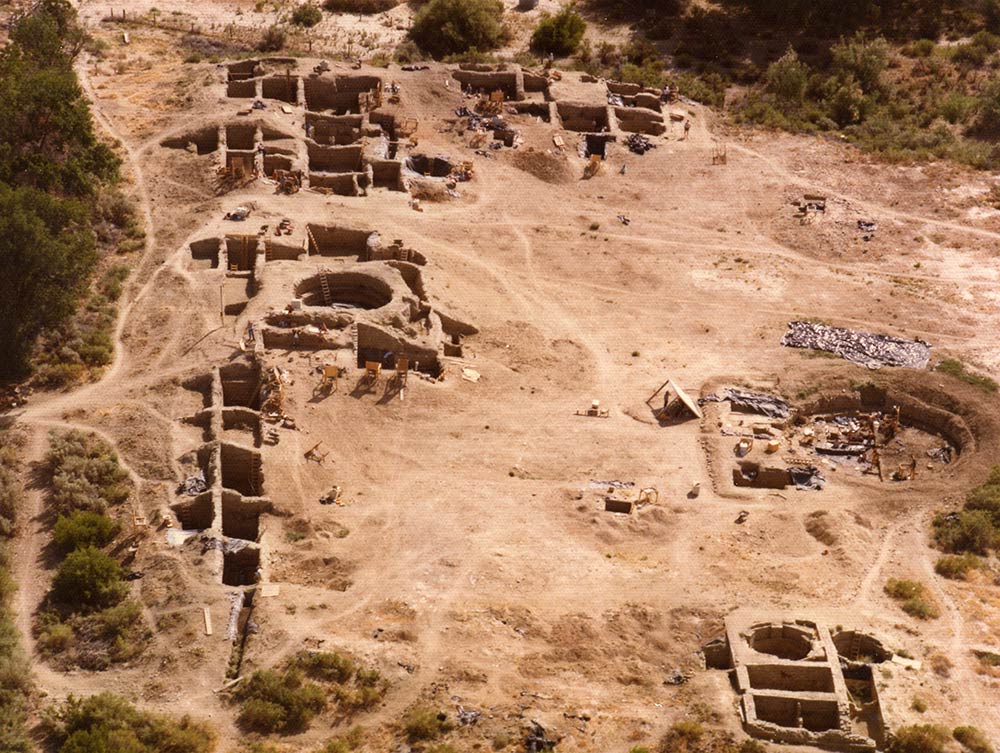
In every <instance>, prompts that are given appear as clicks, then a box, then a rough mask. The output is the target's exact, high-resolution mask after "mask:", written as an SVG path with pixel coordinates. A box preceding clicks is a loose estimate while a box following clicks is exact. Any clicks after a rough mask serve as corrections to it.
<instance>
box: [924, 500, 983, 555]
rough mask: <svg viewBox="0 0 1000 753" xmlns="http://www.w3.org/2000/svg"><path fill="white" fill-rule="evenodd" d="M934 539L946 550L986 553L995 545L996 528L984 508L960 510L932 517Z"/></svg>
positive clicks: (958, 552) (956, 552)
mask: <svg viewBox="0 0 1000 753" xmlns="http://www.w3.org/2000/svg"><path fill="white" fill-rule="evenodd" d="M933 525H934V540H935V542H936V543H937V545H938V546H939V547H941V548H942V549H943V550H944V551H946V552H951V553H953V554H961V553H963V552H972V553H974V554H981V555H984V554H987V553H988V552H989V550H990V549H992V548H993V547H995V546H996V543H997V530H996V527H995V526H994V525H993V518H992V516H991V515H990V513H989V512H987V511H985V510H961V511H960V512H957V513H952V514H950V515H938V516H937V517H935V518H934V524H933Z"/></svg>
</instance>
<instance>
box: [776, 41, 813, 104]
mask: <svg viewBox="0 0 1000 753" xmlns="http://www.w3.org/2000/svg"><path fill="white" fill-rule="evenodd" d="M766 79H767V90H768V91H769V92H771V93H772V94H774V95H775V96H776V97H777V98H778V99H780V100H784V101H786V102H798V103H801V102H802V100H803V98H804V97H805V94H806V86H807V85H808V84H809V66H807V65H806V64H805V63H803V62H802V61H801V60H799V56H798V55H797V54H796V53H795V50H793V49H792V48H791V47H789V48H788V51H787V52H786V53H785V54H784V55H782V56H781V57H780V58H778V60H776V61H775V62H773V63H771V65H769V66H768V68H767V75H766Z"/></svg>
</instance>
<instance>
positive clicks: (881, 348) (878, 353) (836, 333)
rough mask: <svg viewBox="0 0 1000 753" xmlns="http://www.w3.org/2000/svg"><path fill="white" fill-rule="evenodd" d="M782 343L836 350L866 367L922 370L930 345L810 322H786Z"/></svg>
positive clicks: (841, 355)
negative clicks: (903, 367) (900, 367)
mask: <svg viewBox="0 0 1000 753" xmlns="http://www.w3.org/2000/svg"><path fill="white" fill-rule="evenodd" d="M781 344H782V345H786V346H788V347H790V348H812V349H813V350H825V351H827V352H828V353H836V354H837V355H838V356H840V357H842V358H846V359H847V360H848V361H851V362H853V363H857V364H860V365H862V366H867V367H868V368H869V369H878V368H881V367H882V366H905V367H907V368H911V369H924V368H927V362H928V360H930V357H931V346H930V345H928V344H927V343H925V342H923V341H922V340H904V339H902V338H899V337H892V336H891V335H877V334H873V333H871V332H855V331H854V330H850V329H843V328H841V327H828V326H827V325H825V324H815V323H813V322H789V323H788V332H786V333H785V336H784V337H783V338H782V339H781Z"/></svg>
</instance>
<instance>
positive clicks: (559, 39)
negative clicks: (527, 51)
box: [531, 6, 587, 56]
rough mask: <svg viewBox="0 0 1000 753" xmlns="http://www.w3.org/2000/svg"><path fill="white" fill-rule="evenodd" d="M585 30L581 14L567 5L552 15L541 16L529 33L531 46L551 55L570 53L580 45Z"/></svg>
mask: <svg viewBox="0 0 1000 753" xmlns="http://www.w3.org/2000/svg"><path fill="white" fill-rule="evenodd" d="M586 30H587V22H586V21H584V20H583V16H581V15H580V14H579V13H577V12H576V11H575V10H573V8H572V7H569V6H567V7H565V8H563V9H562V10H560V11H559V12H558V13H556V14H555V15H554V16H543V17H542V19H541V21H539V22H538V26H536V27H535V31H534V33H533V34H532V35H531V47H532V49H534V50H537V51H538V52H544V53H552V54H553V55H559V56H566V55H572V54H573V53H574V52H576V48H577V47H579V46H580V41H581V40H582V39H583V34H584V32H585V31H586Z"/></svg>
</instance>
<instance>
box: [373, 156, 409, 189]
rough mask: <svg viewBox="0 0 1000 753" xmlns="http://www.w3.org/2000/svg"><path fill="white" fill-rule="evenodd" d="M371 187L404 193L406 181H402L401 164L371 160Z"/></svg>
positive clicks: (395, 161)
mask: <svg viewBox="0 0 1000 753" xmlns="http://www.w3.org/2000/svg"><path fill="white" fill-rule="evenodd" d="M369 164H370V165H371V168H372V185H373V186H374V187H375V188H388V189H389V190H391V191H405V190H406V181H405V180H404V179H403V163H402V162H400V161H398V160H372V161H371V162H370V163H369Z"/></svg>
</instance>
